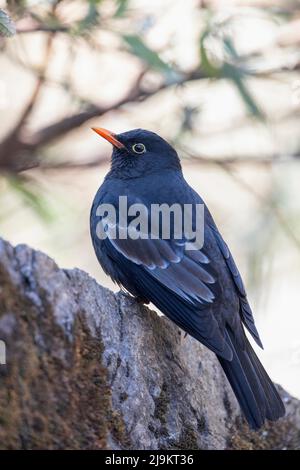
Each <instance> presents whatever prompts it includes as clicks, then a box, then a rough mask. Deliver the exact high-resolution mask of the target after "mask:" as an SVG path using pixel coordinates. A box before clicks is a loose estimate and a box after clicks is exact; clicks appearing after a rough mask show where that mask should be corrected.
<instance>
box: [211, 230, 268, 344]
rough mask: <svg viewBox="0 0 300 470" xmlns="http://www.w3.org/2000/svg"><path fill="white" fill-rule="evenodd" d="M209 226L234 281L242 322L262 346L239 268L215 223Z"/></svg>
mask: <svg viewBox="0 0 300 470" xmlns="http://www.w3.org/2000/svg"><path fill="white" fill-rule="evenodd" d="M210 227H211V229H212V231H213V234H214V236H215V239H216V241H217V244H218V246H219V249H220V251H221V253H222V255H223V257H224V259H225V262H226V265H227V267H228V270H229V272H230V274H231V276H232V279H233V281H234V284H235V286H236V289H237V292H238V295H239V298H240V315H241V319H242V322H243V323H244V325H245V326H246V328H247V330H248V331H249V333H250V334H251V335H252V337H253V338H254V340H255V341H256V343H257V344H258V345H259V346H260V347H261V348H263V345H262V342H261V339H260V337H259V334H258V331H257V328H256V326H255V323H254V318H253V314H252V310H251V307H250V305H249V302H248V300H247V294H246V290H245V287H244V283H243V280H242V277H241V275H240V273H239V270H238V268H237V266H236V264H235V262H234V259H233V257H232V254H231V253H230V250H229V248H228V245H227V243H226V242H225V241H224V240H223V237H222V235H221V234H220V232H219V230H218V229H217V227H216V225H215V224H214V223H213V222H212V223H211V224H210Z"/></svg>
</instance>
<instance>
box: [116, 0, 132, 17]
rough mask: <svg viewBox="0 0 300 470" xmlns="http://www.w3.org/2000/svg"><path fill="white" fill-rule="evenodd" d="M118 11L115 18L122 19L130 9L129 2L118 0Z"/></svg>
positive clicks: (127, 0)
mask: <svg viewBox="0 0 300 470" xmlns="http://www.w3.org/2000/svg"><path fill="white" fill-rule="evenodd" d="M116 3H117V9H116V11H115V14H114V16H115V18H120V17H121V16H123V15H124V13H125V12H126V10H127V8H128V4H129V0H117V2H116Z"/></svg>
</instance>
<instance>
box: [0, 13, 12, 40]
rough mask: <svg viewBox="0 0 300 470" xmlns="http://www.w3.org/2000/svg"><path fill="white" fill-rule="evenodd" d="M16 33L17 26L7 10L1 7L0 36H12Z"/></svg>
mask: <svg viewBox="0 0 300 470" xmlns="http://www.w3.org/2000/svg"><path fill="white" fill-rule="evenodd" d="M14 34H16V27H15V25H14V23H13V21H12V20H11V19H10V17H9V16H8V14H7V13H5V11H3V10H1V8H0V36H5V37H10V36H13V35H14Z"/></svg>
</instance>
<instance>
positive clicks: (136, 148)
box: [132, 144, 146, 154]
mask: <svg viewBox="0 0 300 470" xmlns="http://www.w3.org/2000/svg"><path fill="white" fill-rule="evenodd" d="M132 150H133V151H134V153H138V154H141V153H145V152H146V147H145V145H144V144H134V145H133V146H132Z"/></svg>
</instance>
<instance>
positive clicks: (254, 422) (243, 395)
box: [218, 330, 285, 429]
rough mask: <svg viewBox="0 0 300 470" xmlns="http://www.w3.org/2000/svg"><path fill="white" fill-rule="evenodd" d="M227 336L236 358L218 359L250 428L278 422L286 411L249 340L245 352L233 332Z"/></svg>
mask: <svg viewBox="0 0 300 470" xmlns="http://www.w3.org/2000/svg"><path fill="white" fill-rule="evenodd" d="M227 336H228V342H229V343H230V346H231V348H232V350H233V359H232V361H227V360H226V359H223V358H221V357H218V359H219V361H220V364H221V366H222V368H223V370H224V372H225V374H226V376H227V378H228V381H229V382H230V385H231V387H232V389H233V391H234V393H235V396H236V398H237V400H238V402H239V404H240V407H241V409H242V411H243V413H244V415H245V417H246V419H247V421H248V423H249V426H250V427H251V428H252V429H258V428H260V427H261V426H262V425H263V424H264V422H265V420H266V419H269V420H271V421H276V420H277V419H278V418H280V417H281V416H283V415H284V413H285V409H284V405H283V403H282V400H281V398H280V396H279V394H278V392H277V390H276V388H275V386H274V384H273V382H272V381H271V379H270V377H269V376H268V374H267V373H266V371H265V370H264V368H263V366H262V364H261V363H260V361H259V359H258V357H257V356H256V354H255V352H254V350H253V348H252V346H251V344H250V343H249V341H248V339H247V338H246V337H245V348H244V349H241V347H240V346H239V345H238V344H237V342H236V341H235V339H234V335H233V334H232V332H231V331H230V330H227Z"/></svg>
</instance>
